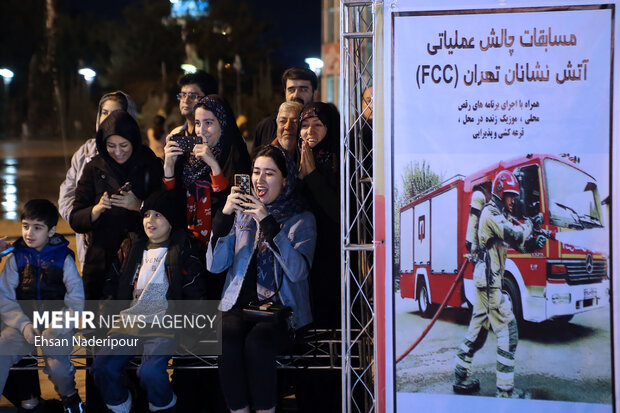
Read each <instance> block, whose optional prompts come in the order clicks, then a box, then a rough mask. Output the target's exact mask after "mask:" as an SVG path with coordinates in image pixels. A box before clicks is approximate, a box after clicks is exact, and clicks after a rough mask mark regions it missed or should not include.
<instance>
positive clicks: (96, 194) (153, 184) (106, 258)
mask: <svg viewBox="0 0 620 413" xmlns="http://www.w3.org/2000/svg"><path fill="white" fill-rule="evenodd" d="M137 149H138V151H137V152H136V153H135V155H134V156H132V157H131V158H130V159H129V160H128V161H127V162H128V163H129V162H130V164H129V165H125V170H126V176H125V177H122V176H120V175H119V173H118V171H117V170H115V169H114V168H112V167H111V166H110V164H109V161H106V159H105V158H104V157H102V156H101V155H97V156H96V157H94V158H93V159H92V160H91V161H90V162H89V163H88V164H87V165H86V166H85V167H84V172H83V173H82V177H81V178H80V181H79V182H78V186H77V188H76V191H75V200H74V202H73V210H72V211H71V215H70V217H69V223H70V224H71V228H73V230H74V231H75V232H78V233H82V234H84V233H87V234H88V249H87V251H86V257H85V259H84V268H83V272H82V276H83V278H84V289H85V294H86V299H98V298H101V291H102V287H103V280H104V278H105V274H107V272H108V270H109V268H110V264H111V263H112V260H113V259H114V257H115V254H116V251H117V250H118V248H119V247H120V245H121V242H123V240H124V239H125V238H126V237H127V236H128V235H129V233H130V232H136V231H138V230H139V228H140V227H141V225H142V220H141V218H140V213H139V212H138V211H130V210H127V209H124V208H118V207H112V208H111V209H109V210H106V211H105V212H104V213H103V214H102V215H101V216H100V217H99V219H97V221H95V222H92V221H91V211H92V209H93V207H94V206H95V205H96V204H97V203H98V202H99V199H100V198H101V196H102V195H103V193H104V192H107V193H108V194H115V193H118V191H119V189H120V187H121V186H122V185H123V184H124V183H125V182H127V181H129V182H131V184H132V191H133V193H134V194H135V195H136V196H137V197H138V198H139V199H142V200H144V199H146V197H147V196H148V195H150V194H151V193H152V192H154V191H156V190H159V189H161V182H162V175H163V167H162V163H161V160H160V159H159V158H157V157H156V156H155V154H153V152H152V151H151V150H150V149H149V148H148V147H146V146H141V147H139V148H137Z"/></svg>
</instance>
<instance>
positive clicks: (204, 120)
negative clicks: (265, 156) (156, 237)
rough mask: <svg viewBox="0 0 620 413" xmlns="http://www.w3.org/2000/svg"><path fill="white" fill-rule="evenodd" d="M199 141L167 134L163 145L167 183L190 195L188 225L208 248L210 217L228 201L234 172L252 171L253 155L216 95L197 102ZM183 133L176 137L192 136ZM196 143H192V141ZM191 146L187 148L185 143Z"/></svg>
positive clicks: (195, 111)
mask: <svg viewBox="0 0 620 413" xmlns="http://www.w3.org/2000/svg"><path fill="white" fill-rule="evenodd" d="M194 118H195V122H196V123H195V129H194V130H195V131H196V134H197V135H198V137H199V142H200V143H197V144H193V142H192V143H189V144H188V143H182V142H181V143H180V142H178V141H176V140H174V139H171V136H168V138H167V142H166V146H165V147H164V185H165V187H166V188H167V189H172V188H175V187H182V188H183V189H185V192H186V199H187V226H188V228H189V229H190V231H192V233H193V234H194V236H195V237H196V238H197V239H198V240H199V241H200V242H201V244H202V245H203V248H204V249H205V250H206V246H207V243H208V241H209V238H210V236H211V217H212V215H213V213H214V212H215V211H217V210H219V209H220V208H221V207H222V206H223V205H224V203H225V201H226V195H227V194H228V191H227V190H228V188H229V186H230V183H232V179H233V175H234V174H235V173H246V174H247V173H249V171H250V157H249V155H248V153H247V149H246V147H245V143H244V142H243V138H242V137H241V134H240V133H239V129H238V128H237V125H236V124H235V121H234V116H232V112H231V111H230V109H229V108H228V105H227V104H226V103H225V102H224V101H223V100H221V99H220V98H219V97H217V96H215V95H209V96H205V97H203V98H202V99H200V100H199V101H198V102H197V103H196V104H195V105H194ZM191 138H192V137H190V136H180V137H178V138H177V139H180V140H184V139H185V140H186V139H191ZM192 144H193V145H192ZM187 145H189V146H192V148H191V149H189V150H187V151H184V150H183V149H182V148H183V147H188V146H187Z"/></svg>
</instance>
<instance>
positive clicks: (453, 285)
mask: <svg viewBox="0 0 620 413" xmlns="http://www.w3.org/2000/svg"><path fill="white" fill-rule="evenodd" d="M467 263H469V258H467V259H466V260H465V262H464V263H463V265H461V268H460V269H459V272H458V274H457V275H456V279H455V280H454V283H453V284H452V286H451V287H450V290H449V291H448V293H447V294H446V297H445V298H444V299H443V302H442V303H441V305H440V306H439V309H438V310H437V312H436V313H435V316H434V317H433V319H432V320H431V321H430V323H428V325H427V326H426V328H425V329H424V331H422V334H420V337H418V339H417V340H416V341H415V342H414V343H413V344H412V345H411V346H409V348H408V349H407V350H405V352H404V353H403V354H401V355H400V356H399V357H398V358H397V359H396V363H398V362H399V361H401V360H402V359H404V358H405V357H406V356H407V354H409V353H410V352H411V350H413V349H414V348H416V346H417V345H418V344H420V342H421V341H422V339H423V338H424V337H426V334H428V332H429V331H430V330H431V327H433V325H434V324H435V321H437V319H438V318H439V315H440V314H441V312H442V311H443V309H444V307H445V306H446V303H447V302H448V300H449V299H450V297H452V294H453V293H454V290H455V289H456V285H457V284H458V283H459V281H460V280H461V278H463V272H464V271H465V267H467Z"/></svg>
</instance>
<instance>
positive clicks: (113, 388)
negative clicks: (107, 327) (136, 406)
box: [91, 334, 175, 407]
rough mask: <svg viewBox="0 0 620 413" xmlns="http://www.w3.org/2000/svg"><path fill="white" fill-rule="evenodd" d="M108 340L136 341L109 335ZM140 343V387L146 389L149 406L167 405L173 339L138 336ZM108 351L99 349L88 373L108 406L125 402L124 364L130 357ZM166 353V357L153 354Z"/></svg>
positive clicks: (126, 397) (171, 397) (127, 393)
mask: <svg viewBox="0 0 620 413" xmlns="http://www.w3.org/2000/svg"><path fill="white" fill-rule="evenodd" d="M110 338H135V337H133V336H128V335H125V334H111V335H110ZM140 342H141V343H142V344H143V347H144V351H143V353H142V362H141V363H140V367H138V372H137V373H138V377H139V378H140V386H142V388H143V389H145V390H146V393H147V397H148V400H149V403H150V404H151V405H152V406H154V407H163V406H167V405H169V404H170V403H171V402H172V400H173V398H174V393H173V392H172V386H171V385H170V380H169V379H168V372H167V371H166V369H167V368H168V361H169V360H170V358H171V357H172V355H171V354H172V352H174V348H175V343H174V339H172V338H170V337H141V338H140ZM114 352H115V351H114V350H112V349H111V348H102V349H101V350H100V351H99V353H97V356H96V357H95V361H94V363H93V367H92V369H91V374H92V375H93V378H94V380H95V383H96V384H97V387H98V388H99V391H100V392H101V395H102V396H103V400H104V401H105V403H106V404H107V405H109V406H116V405H119V404H122V403H123V402H125V401H127V399H128V397H129V391H128V390H127V387H126V386H125V385H124V370H125V365H126V364H127V363H128V362H129V361H130V360H131V359H132V358H133V357H134V356H132V355H129V354H127V355H124V354H118V355H117V354H114ZM165 352H168V353H169V354H168V355H153V354H162V353H165Z"/></svg>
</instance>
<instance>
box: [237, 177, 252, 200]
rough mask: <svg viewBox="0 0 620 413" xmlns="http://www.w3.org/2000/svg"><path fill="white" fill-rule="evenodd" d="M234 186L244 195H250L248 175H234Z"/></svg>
mask: <svg viewBox="0 0 620 413" xmlns="http://www.w3.org/2000/svg"><path fill="white" fill-rule="evenodd" d="M235 186H238V187H239V188H240V189H241V192H242V193H243V194H244V195H250V194H251V190H250V175H248V174H235Z"/></svg>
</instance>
